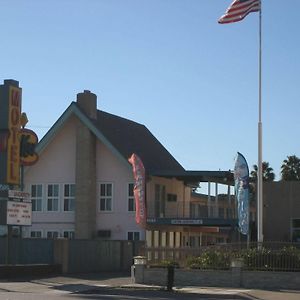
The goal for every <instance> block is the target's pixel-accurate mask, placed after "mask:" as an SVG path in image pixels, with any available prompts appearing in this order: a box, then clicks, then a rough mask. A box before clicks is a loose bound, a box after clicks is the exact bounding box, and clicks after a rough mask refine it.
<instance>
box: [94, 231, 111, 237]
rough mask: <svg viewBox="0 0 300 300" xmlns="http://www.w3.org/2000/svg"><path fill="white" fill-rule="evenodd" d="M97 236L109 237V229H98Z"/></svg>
mask: <svg viewBox="0 0 300 300" xmlns="http://www.w3.org/2000/svg"><path fill="white" fill-rule="evenodd" d="M97 237H99V238H110V237H111V230H98V231H97Z"/></svg>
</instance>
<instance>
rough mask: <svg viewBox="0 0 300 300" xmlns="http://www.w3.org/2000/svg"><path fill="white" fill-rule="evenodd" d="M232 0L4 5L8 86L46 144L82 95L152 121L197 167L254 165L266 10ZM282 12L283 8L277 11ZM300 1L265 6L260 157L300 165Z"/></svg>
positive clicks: (2, 57)
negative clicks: (233, 14) (236, 12)
mask: <svg viewBox="0 0 300 300" xmlns="http://www.w3.org/2000/svg"><path fill="white" fill-rule="evenodd" d="M230 3H231V1H230V0H228V1H227V0H51V1H50V0H44V1H38V0H26V1H25V0H19V1H14V0H9V1H8V0H0V4H1V5H0V27H1V43H0V70H1V72H0V76H1V78H0V82H1V83H3V80H4V79H9V78H11V79H15V80H18V81H19V82H20V85H21V87H22V88H23V109H22V110H23V111H25V112H26V113H27V116H28V118H29V123H28V127H29V128H31V129H33V130H34V131H36V133H37V134H38V135H39V137H40V138H41V137H42V136H43V135H44V134H45V133H46V132H47V130H48V129H49V128H50V127H51V126H52V125H53V123H54V122H55V121H56V120H57V119H58V117H59V116H60V115H61V114H62V113H63V111H64V110H65V109H66V108H67V106H68V105H69V104H70V102H71V101H73V100H75V99H76V94H77V93H79V92H81V91H83V90H84V89H88V90H91V91H92V92H94V93H96V94H97V96H98V108H99V109H101V110H105V111H107V112H110V113H113V114H117V115H120V116H122V117H125V118H128V119H132V120H134V121H137V122H139V123H142V124H145V125H146V126H147V127H148V128H149V130H150V131H151V132H152V133H153V134H154V135H155V136H156V137H157V138H158V139H159V140H160V142H161V143H162V144H163V145H164V146H165V147H166V148H167V149H168V150H169V151H170V152H171V153H172V154H173V156H174V157H175V158H176V159H177V160H178V161H179V162H180V163H181V164H182V165H183V167H185V168H186V169H188V170H219V169H221V170H228V169H232V168H233V164H234V158H235V155H236V152H237V151H239V152H241V153H242V154H243V155H244V156H245V157H246V159H247V160H248V164H249V166H250V168H252V165H253V164H255V163H257V121H258V13H252V14H250V15H248V16H247V17H246V19H245V20H243V21H241V22H238V23H234V24H229V25H220V24H218V23H217V19H218V18H219V17H220V16H221V15H222V14H223V13H224V12H225V10H226V8H227V7H228V6H229V4H230ZM279 4H280V5H279ZM299 11H300V1H299V0H290V1H289V4H288V5H285V6H283V5H282V2H280V1H272V0H264V1H263V49H262V51H263V63H262V70H263V73H262V86H263V92H262V101H263V116H262V120H263V160H266V161H268V162H269V163H270V165H271V167H273V169H274V170H275V173H276V179H280V175H279V171H280V166H281V164H282V161H283V160H284V159H285V158H286V157H287V155H294V154H295V155H297V156H299V157H300V138H299V132H300V121H299V112H300V81H299V79H300V76H299V75H300V61H299V53H300V51H299V50H300V47H299V45H300V34H299V28H300V19H299Z"/></svg>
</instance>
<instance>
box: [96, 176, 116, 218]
mask: <svg viewBox="0 0 300 300" xmlns="http://www.w3.org/2000/svg"><path fill="white" fill-rule="evenodd" d="M109 185H110V186H111V195H108V194H107V186H109ZM102 186H105V195H102V194H101V193H102V188H101V187H102ZM113 198H114V184H113V183H112V182H100V183H99V198H98V199H99V202H98V203H99V209H98V211H99V212H101V213H111V212H113ZM102 200H104V201H105V204H104V207H105V209H101V207H102V203H101V202H102ZM108 200H110V209H107V207H108Z"/></svg>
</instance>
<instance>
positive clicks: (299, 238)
mask: <svg viewBox="0 0 300 300" xmlns="http://www.w3.org/2000/svg"><path fill="white" fill-rule="evenodd" d="M292 241H293V242H300V219H293V220H292Z"/></svg>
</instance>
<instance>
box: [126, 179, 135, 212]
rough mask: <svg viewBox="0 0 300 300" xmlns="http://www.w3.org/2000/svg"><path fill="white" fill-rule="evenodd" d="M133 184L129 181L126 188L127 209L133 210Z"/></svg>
mask: <svg viewBox="0 0 300 300" xmlns="http://www.w3.org/2000/svg"><path fill="white" fill-rule="evenodd" d="M133 189H134V184H133V183H129V184H128V189H127V198H128V211H135V201H134V194H133Z"/></svg>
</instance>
